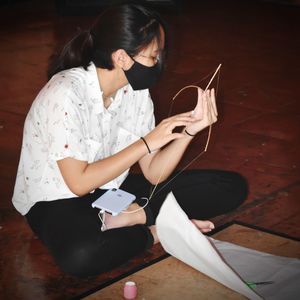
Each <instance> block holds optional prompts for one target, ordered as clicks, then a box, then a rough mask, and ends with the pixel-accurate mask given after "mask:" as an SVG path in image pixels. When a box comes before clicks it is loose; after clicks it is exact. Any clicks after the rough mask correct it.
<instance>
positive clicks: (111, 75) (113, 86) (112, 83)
mask: <svg viewBox="0 0 300 300" xmlns="http://www.w3.org/2000/svg"><path fill="white" fill-rule="evenodd" d="M97 75H98V81H99V84H100V87H101V90H102V92H103V96H104V97H106V98H107V97H111V96H112V95H114V94H115V93H116V91H117V90H118V89H120V88H122V87H123V86H125V85H126V84H128V81H127V80H126V77H125V75H124V72H123V71H122V69H117V68H115V69H113V70H107V69H101V68H97Z"/></svg>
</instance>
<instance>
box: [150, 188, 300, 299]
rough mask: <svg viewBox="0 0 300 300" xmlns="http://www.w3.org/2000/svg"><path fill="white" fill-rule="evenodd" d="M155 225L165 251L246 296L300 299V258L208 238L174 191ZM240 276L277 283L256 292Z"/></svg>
mask: <svg viewBox="0 0 300 300" xmlns="http://www.w3.org/2000/svg"><path fill="white" fill-rule="evenodd" d="M156 225H157V234H158V237H159V239H160V242H161V244H162V246H163V248H164V249H165V250H166V252H168V253H170V254H171V255H172V256H174V257H176V258H178V259H179V260H181V261H183V262H185V263H186V264H188V265H190V266H192V267H194V268H195V269H197V270H199V271H200V272H202V273H204V274H206V275H207V276H209V277H211V278H213V279H215V280H217V281H218V282H220V283H222V284H223V285H225V286H227V287H228V288H230V289H232V290H235V291H237V292H239V293H240V294H242V295H244V296H246V297H247V298H249V299H262V297H263V298H265V299H278V300H279V299H289V300H291V299H299V298H300V296H299V295H300V261H299V259H293V258H287V257H279V256H274V255H270V254H267V253H263V252H258V251H255V250H252V249H248V248H244V247H240V246H237V245H234V244H231V243H226V242H222V241H217V240H214V239H211V238H208V237H206V236H205V235H203V234H202V233H201V232H200V231H199V229H198V228H196V226H195V225H194V224H193V223H192V222H191V221H190V220H189V219H188V217H187V215H186V214H185V213H184V211H183V210H182V209H181V208H180V206H179V205H178V203H177V201H176V199H175V197H174V195H173V193H170V194H169V195H168V196H167V198H166V200H165V202H164V204H163V206H162V208H161V210H160V212H159V215H158V217H157V220H156ZM216 249H217V250H216ZM237 272H238V273H237ZM241 278H244V280H246V281H253V282H257V281H274V284H272V285H265V286H259V287H257V288H256V292H257V293H256V292H255V291H253V290H252V289H250V288H248V286H247V285H246V284H245V283H244V281H243V280H242V279H241ZM258 292H259V294H258ZM261 296H262V297H261Z"/></svg>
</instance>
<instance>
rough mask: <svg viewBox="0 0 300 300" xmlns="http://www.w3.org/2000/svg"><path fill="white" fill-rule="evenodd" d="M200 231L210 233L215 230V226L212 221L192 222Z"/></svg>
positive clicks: (193, 220)
mask: <svg viewBox="0 0 300 300" xmlns="http://www.w3.org/2000/svg"><path fill="white" fill-rule="evenodd" d="M191 221H192V222H193V223H194V224H195V225H196V226H197V227H198V228H199V229H200V231H201V232H203V233H205V232H210V231H212V230H213V229H215V225H214V224H213V223H212V222H211V221H201V220H195V219H192V220H191Z"/></svg>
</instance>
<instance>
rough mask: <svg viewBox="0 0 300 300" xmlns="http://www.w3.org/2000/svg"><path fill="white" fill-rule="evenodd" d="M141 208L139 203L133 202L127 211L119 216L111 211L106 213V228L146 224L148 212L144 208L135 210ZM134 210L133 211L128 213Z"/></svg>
mask: <svg viewBox="0 0 300 300" xmlns="http://www.w3.org/2000/svg"><path fill="white" fill-rule="evenodd" d="M139 208H141V207H140V206H139V205H138V204H136V203H133V204H131V205H130V206H129V207H128V208H127V210H126V211H125V213H120V214H119V215H117V216H112V215H111V214H109V213H105V221H104V223H105V230H108V229H113V228H120V227H126V226H133V225H136V224H145V222H146V214H145V211H144V210H143V209H141V210H138V211H137V212H133V211H134V210H137V209H139ZM126 212H132V213H126Z"/></svg>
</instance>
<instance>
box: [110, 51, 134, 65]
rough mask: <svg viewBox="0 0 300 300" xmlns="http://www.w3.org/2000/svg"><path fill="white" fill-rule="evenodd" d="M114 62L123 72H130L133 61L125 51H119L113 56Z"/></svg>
mask: <svg viewBox="0 0 300 300" xmlns="http://www.w3.org/2000/svg"><path fill="white" fill-rule="evenodd" d="M111 57H112V61H113V64H114V66H115V67H119V68H121V69H123V70H128V69H129V68H130V67H131V66H132V64H133V60H132V59H131V58H130V56H129V55H128V54H127V53H126V51H125V50H124V49H118V50H116V51H115V52H113V53H112V55H111Z"/></svg>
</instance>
